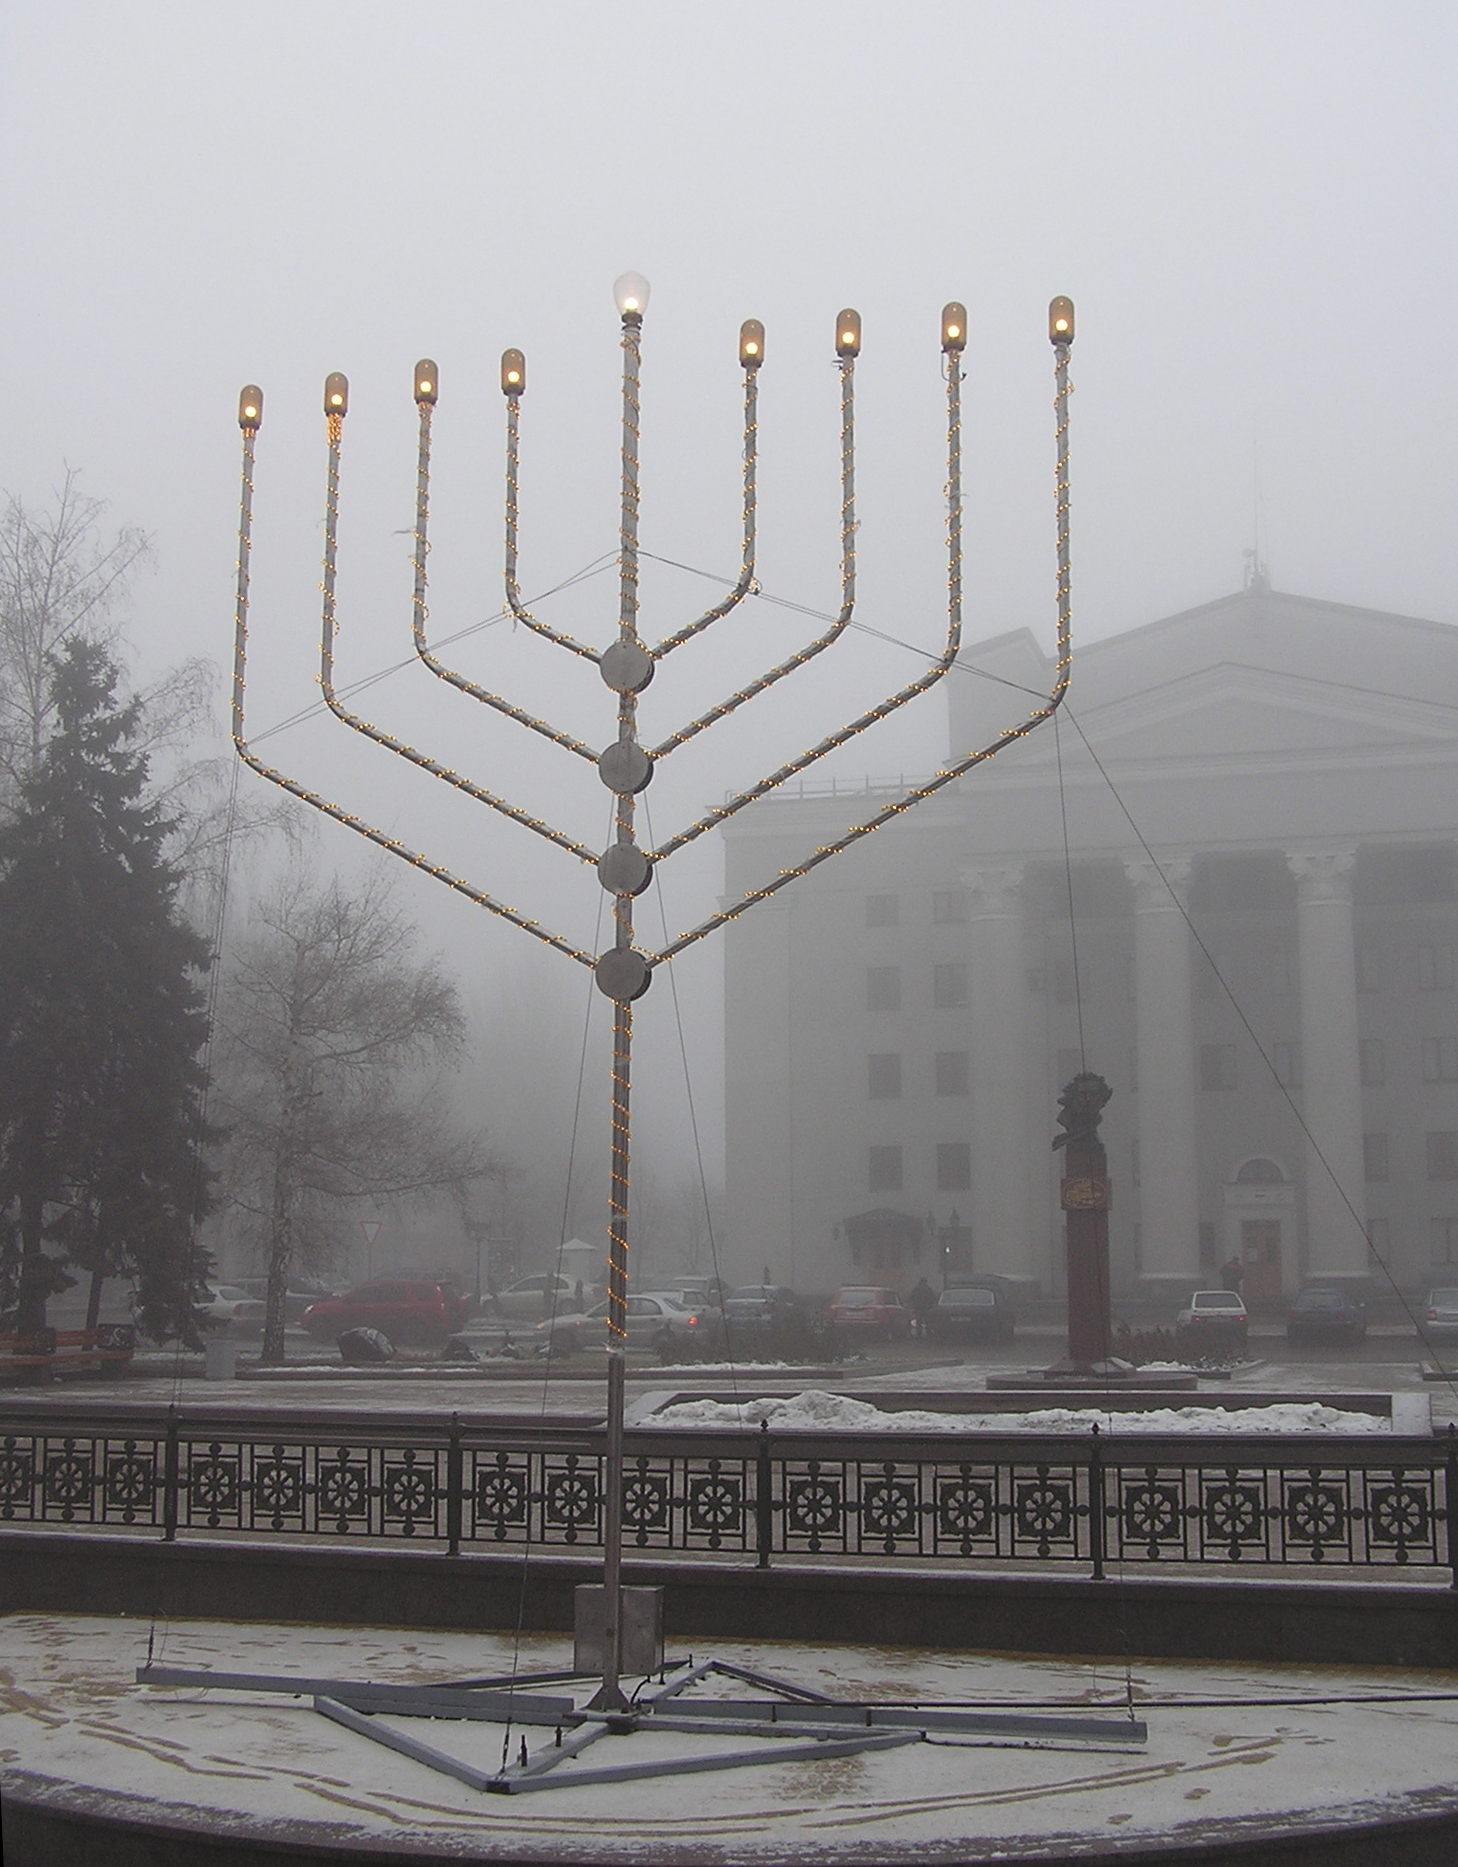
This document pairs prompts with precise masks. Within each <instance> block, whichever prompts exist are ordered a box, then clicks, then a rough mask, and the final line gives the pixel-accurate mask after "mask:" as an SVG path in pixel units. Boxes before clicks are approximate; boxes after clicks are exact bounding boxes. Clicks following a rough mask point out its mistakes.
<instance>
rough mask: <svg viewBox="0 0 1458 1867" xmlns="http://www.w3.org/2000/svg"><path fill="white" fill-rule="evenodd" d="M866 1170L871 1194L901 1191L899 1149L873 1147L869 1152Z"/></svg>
mask: <svg viewBox="0 0 1458 1867" xmlns="http://www.w3.org/2000/svg"><path fill="white" fill-rule="evenodd" d="M868 1168H869V1171H868V1172H867V1175H866V1179H867V1183H868V1184H869V1186H870V1189H871V1191H872V1192H873V1193H899V1192H900V1191H901V1149H900V1148H899V1147H873V1148H872V1149H871V1150H870V1157H869V1162H868Z"/></svg>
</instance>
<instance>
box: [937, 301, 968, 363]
mask: <svg viewBox="0 0 1458 1867" xmlns="http://www.w3.org/2000/svg"><path fill="white" fill-rule="evenodd" d="M966 347H967V307H966V306H965V305H959V304H957V303H956V302H955V300H954V301H953V302H952V303H951V304H950V305H944V306H943V307H942V349H943V350H945V351H947V352H949V353H950V352H952V351H956V350H965V349H966Z"/></svg>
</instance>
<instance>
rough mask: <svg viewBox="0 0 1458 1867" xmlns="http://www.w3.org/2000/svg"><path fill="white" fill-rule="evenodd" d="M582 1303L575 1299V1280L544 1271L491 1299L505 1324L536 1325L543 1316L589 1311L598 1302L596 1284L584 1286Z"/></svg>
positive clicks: (520, 1279)
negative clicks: (524, 1323) (529, 1323)
mask: <svg viewBox="0 0 1458 1867" xmlns="http://www.w3.org/2000/svg"><path fill="white" fill-rule="evenodd" d="M581 1289H582V1300H581V1302H580V1303H579V1301H578V1297H577V1291H578V1285H577V1283H576V1282H575V1281H574V1279H572V1278H570V1277H563V1276H561V1275H560V1274H557V1273H555V1272H552V1271H545V1272H542V1273H540V1274H538V1275H537V1276H535V1277H519V1278H518V1279H517V1281H516V1282H515V1283H514V1284H508V1285H507V1287H506V1289H505V1290H498V1291H497V1293H496V1295H495V1296H494V1297H493V1298H492V1299H491V1308H492V1309H494V1310H495V1312H496V1314H497V1315H498V1316H504V1317H505V1318H506V1320H507V1321H508V1322H539V1321H540V1320H541V1319H542V1318H543V1317H544V1316H545V1317H550V1316H552V1315H553V1314H554V1313H555V1314H556V1315H558V1316H566V1315H571V1314H572V1313H573V1312H575V1311H578V1310H581V1309H586V1308H589V1307H590V1306H591V1305H592V1304H594V1303H595V1302H596V1301H597V1299H598V1295H599V1292H598V1288H597V1286H596V1284H583V1285H582V1286H581Z"/></svg>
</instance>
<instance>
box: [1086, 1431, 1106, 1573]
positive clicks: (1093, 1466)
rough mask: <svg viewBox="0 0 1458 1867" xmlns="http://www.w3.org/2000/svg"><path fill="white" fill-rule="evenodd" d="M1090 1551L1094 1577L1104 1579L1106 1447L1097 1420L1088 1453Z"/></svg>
mask: <svg viewBox="0 0 1458 1867" xmlns="http://www.w3.org/2000/svg"><path fill="white" fill-rule="evenodd" d="M1088 1553H1089V1555H1090V1556H1092V1557H1093V1579H1094V1580H1095V1581H1096V1582H1101V1581H1103V1579H1104V1449H1103V1445H1102V1443H1101V1441H1100V1438H1099V1423H1098V1421H1097V1420H1095V1421H1094V1427H1093V1444H1092V1446H1091V1447H1090V1449H1089V1455H1088Z"/></svg>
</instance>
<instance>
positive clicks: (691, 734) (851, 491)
mask: <svg viewBox="0 0 1458 1867" xmlns="http://www.w3.org/2000/svg"><path fill="white" fill-rule="evenodd" d="M835 328H836V340H835V342H836V353H837V355H838V357H839V359H840V609H839V612H838V613H837V614H836V616H835V618H834V620H833V621H832V622H831V624H830V627H829V628H828V629H826V630H825V632H824V633H823V634H822V635H819V636H817V637H816V639H815V640H814V641H813V642H810V643H807V645H806V646H805V647H804V648H801V649H797V650H796V651H795V653H794V654H792V655H791V656H790V657H789V658H788V659H787V660H785V661H781V662H779V663H777V665H776V666H774V667H773V668H771V669H769V671H768V672H767V673H765V674H761V675H760V676H759V677H758V678H757V679H756V680H753V681H749V682H747V683H746V684H745V686H743V687H741V688H739V689H738V691H737V692H735V693H733V694H730V695H729V697H728V698H727V699H726V700H721V701H720V702H719V703H718V704H717V705H716V706H712V707H710V708H709V709H708V710H707V711H706V712H704V713H701V714H700V715H699V717H698V718H697V719H696V720H691V721H690V722H689V723H688V725H687V726H681V727H679V729H678V730H677V732H673V733H670V734H669V736H668V737H667V738H666V739H665V740H664V741H663V743H662V744H661V745H656V746H655V747H654V748H653V756H654V758H655V759H663V758H667V756H668V754H669V753H670V752H672V751H673V750H674V749H675V748H676V747H678V746H681V745H687V744H688V742H689V740H690V739H694V738H696V737H697V736H698V735H699V734H700V733H701V732H704V731H705V730H706V729H707V728H708V727H710V726H713V725H714V724H715V723H716V722H717V721H719V720H722V719H727V718H728V716H729V715H730V714H731V713H733V712H735V711H737V709H738V708H740V707H741V706H743V705H744V703H745V701H746V700H753V699H754V697H755V696H756V694H762V693H764V692H765V691H766V690H767V689H768V688H771V687H773V686H774V685H775V683H776V682H777V681H782V680H783V679H784V678H785V676H786V675H787V674H793V673H794V672H795V671H796V669H798V668H803V667H806V666H807V665H808V664H809V663H810V662H812V661H813V660H814V659H815V657H816V656H817V655H823V654H824V653H825V651H826V649H827V648H829V647H831V645H832V644H833V643H835V642H836V641H838V640H839V639H840V637H841V636H842V635H843V634H844V633H845V630H846V628H847V627H848V625H849V623H850V620H851V617H852V615H853V614H854V612H855V606H856V469H855V369H856V356H857V354H858V352H859V350H860V347H861V320H860V317H859V315H858V314H857V313H856V312H854V311H842V312H841V314H840V317H839V319H838V320H837V323H836V327H835ZM759 354H760V355H761V356H762V354H763V346H762V345H761V348H760V352H759ZM742 360H743V345H742V342H741V361H742ZM704 827H706V828H707V825H706V826H704ZM695 834H696V835H697V834H699V832H698V831H697V830H696V831H695ZM684 840H686V841H687V840H691V839H689V838H685V839H684ZM673 847H677V845H676V844H674V845H672V846H670V845H668V844H665V845H664V846H663V848H662V849H661V850H660V851H657V852H655V856H654V860H655V861H657V860H659V859H660V857H661V856H664V855H668V854H671V853H672V848H673Z"/></svg>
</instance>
